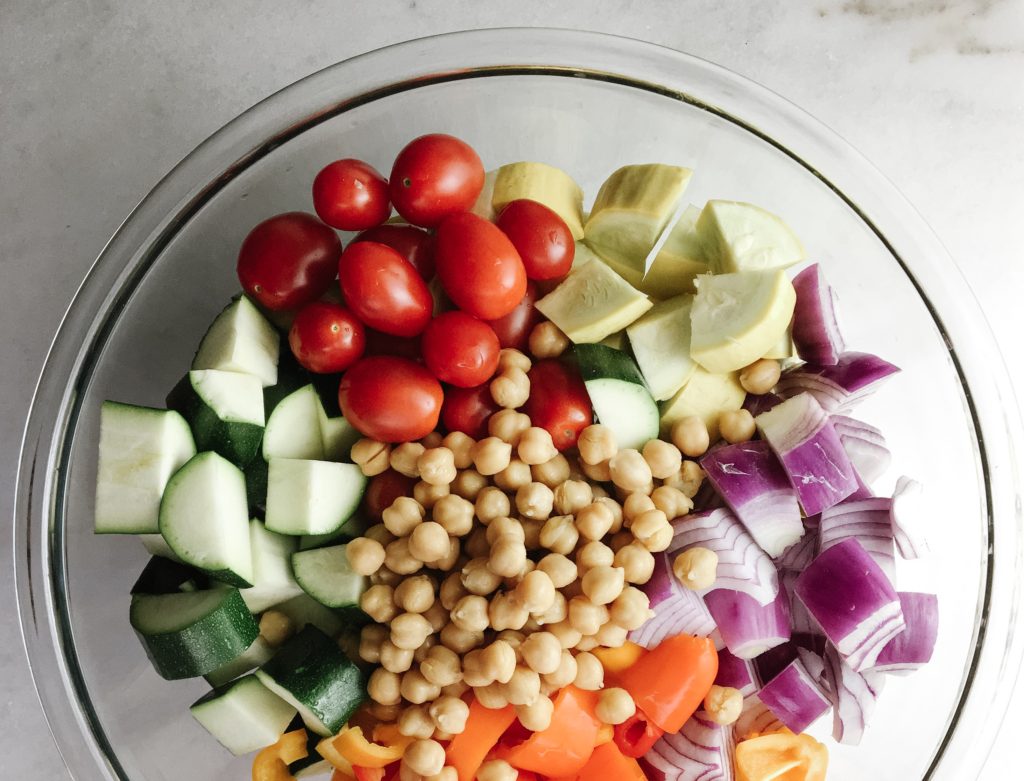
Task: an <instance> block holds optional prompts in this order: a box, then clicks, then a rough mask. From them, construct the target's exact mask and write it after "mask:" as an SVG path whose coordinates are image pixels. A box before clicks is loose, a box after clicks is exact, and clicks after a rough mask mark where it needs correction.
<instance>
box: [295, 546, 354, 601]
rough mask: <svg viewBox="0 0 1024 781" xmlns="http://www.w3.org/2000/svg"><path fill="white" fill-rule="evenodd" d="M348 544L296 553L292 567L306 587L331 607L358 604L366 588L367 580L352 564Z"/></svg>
mask: <svg viewBox="0 0 1024 781" xmlns="http://www.w3.org/2000/svg"><path fill="white" fill-rule="evenodd" d="M347 547H348V546H347V545H332V546H330V547H327V548H315V549H313V550H306V551H300V552H298V553H295V554H293V555H292V569H293V570H294V572H295V579H296V580H297V581H298V583H299V585H300V586H302V590H303V591H305V592H306V593H307V594H309V595H310V596H311V597H313V599H315V600H316V601H317V602H319V603H320V604H322V605H326V606H327V607H333V608H352V607H358V605H359V598H360V597H361V596H362V594H363V592H364V591H366V588H367V579H366V578H365V577H363V576H362V575H358V574H356V573H355V572H353V571H352V568H351V567H350V566H349V563H348V558H347V556H346V555H345V550H346V548H347Z"/></svg>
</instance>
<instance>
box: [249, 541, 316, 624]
mask: <svg viewBox="0 0 1024 781" xmlns="http://www.w3.org/2000/svg"><path fill="white" fill-rule="evenodd" d="M249 541H250V545H251V548H252V587H251V588H246V589H242V599H244V600H245V604H247V605H248V606H249V609H250V610H251V611H252V612H253V613H262V612H263V611H264V610H266V609H267V608H268V607H273V606H274V605H277V604H280V603H281V602H286V601H287V600H289V599H291V598H292V597H295V596H298V595H299V594H301V593H302V587H301V586H300V585H299V584H298V583H297V582H296V580H295V576H294V575H293V574H292V565H291V557H292V554H293V553H294V552H295V547H296V538H295V537H292V536H289V535H285V534H277V533H275V532H272V531H270V530H269V529H267V527H266V526H265V525H264V524H263V523H261V522H260V521H250V522H249Z"/></svg>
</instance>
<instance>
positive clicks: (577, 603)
mask: <svg viewBox="0 0 1024 781" xmlns="http://www.w3.org/2000/svg"><path fill="white" fill-rule="evenodd" d="M607 622H608V608H606V607H605V606H604V605H598V604H596V603H594V602H591V601H590V600H589V599H588V598H587V597H583V596H581V597H573V598H572V599H570V600H569V623H570V624H572V627H573V629H575V630H577V631H578V632H579V633H580V634H581V635H583V636H586V635H593V634H596V633H597V630H598V629H600V628H601V626H602V624H605V623H607Z"/></svg>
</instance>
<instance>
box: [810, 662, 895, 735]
mask: <svg viewBox="0 0 1024 781" xmlns="http://www.w3.org/2000/svg"><path fill="white" fill-rule="evenodd" d="M825 675H826V678H827V681H828V685H827V691H828V697H829V700H830V701H831V702H832V708H833V710H832V737H833V738H834V739H835V740H837V741H838V742H839V743H845V744H847V745H852V746H855V745H857V744H858V743H860V741H861V738H863V737H864V730H865V728H866V727H867V723H868V720H869V719H870V718H871V714H872V713H873V712H874V710H875V703H876V702H877V700H878V697H879V696H880V695H881V693H882V687H883V686H884V684H885V676H884V675H882V674H880V673H877V672H872V671H867V672H863V673H858V672H855V671H854V670H853V668H852V667H850V665H848V664H847V663H846V662H845V661H844V660H843V657H842V656H841V655H840V654H839V652H838V651H837V650H836V649H835V648H834V647H833V646H829V648H828V649H827V650H826V651H825Z"/></svg>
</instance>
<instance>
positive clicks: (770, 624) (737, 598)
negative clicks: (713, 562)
mask: <svg viewBox="0 0 1024 781" xmlns="http://www.w3.org/2000/svg"><path fill="white" fill-rule="evenodd" d="M704 604H705V605H707V608H708V612H709V613H711V617H712V618H713V619H714V620H715V623H716V624H717V625H718V631H719V632H720V633H721V635H722V640H723V642H724V643H725V647H726V648H728V649H729V650H730V651H731V652H732V653H733V654H735V655H736V656H738V657H739V658H740V659H753V658H754V657H755V656H759V655H761V654H763V653H764V652H765V651H767V650H768V649H769V648H774V647H775V646H777V645H780V644H782V643H785V642H786V641H787V640H789V638H790V626H789V596H788V595H787V594H786V592H785V591H784V590H783V589H782V588H781V586H780V588H779V593H778V595H777V596H776V597H775V599H774V600H773V601H772V602H770V603H769V604H767V605H759V604H758V603H757V600H755V599H753V598H751V597H749V596H747V595H746V594H744V593H742V592H740V591H733V590H732V589H724V588H721V589H715V590H714V591H711V592H709V593H707V594H705V595H704Z"/></svg>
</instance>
